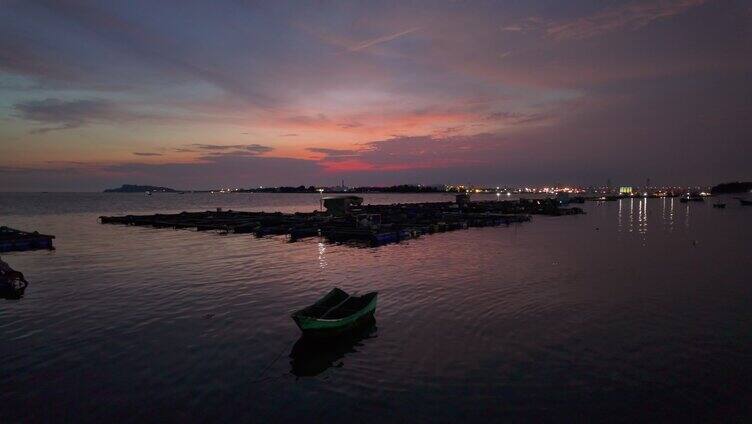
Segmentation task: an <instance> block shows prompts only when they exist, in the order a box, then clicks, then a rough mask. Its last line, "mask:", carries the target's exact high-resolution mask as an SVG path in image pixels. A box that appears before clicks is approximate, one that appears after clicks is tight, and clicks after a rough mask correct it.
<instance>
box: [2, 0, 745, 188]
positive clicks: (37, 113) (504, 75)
mask: <svg viewBox="0 0 752 424" xmlns="http://www.w3.org/2000/svg"><path fill="white" fill-rule="evenodd" d="M0 10H2V13H0V123H1V124H0V190H2V191H27V190H50V191H52V190H65V191H87V190H101V189H103V188H107V187H113V186H119V185H120V184H124V183H137V184H153V185H164V186H170V187H175V188H181V189H205V188H215V187H250V186H258V185H299V184H314V185H336V184H339V182H340V180H342V179H344V180H345V182H346V184H348V185H387V184H395V183H424V184H435V183H473V184H488V185H500V184H510V185H517V184H531V185H532V184H542V183H551V184H553V183H567V184H583V185H589V184H605V181H606V179H608V178H610V179H611V180H612V181H613V182H614V183H615V184H620V183H622V184H641V183H642V182H644V181H645V179H646V178H651V180H652V181H653V182H654V183H655V184H713V183H718V182H721V181H725V180H739V179H751V178H752V2H749V1H748V0H747V1H744V0H739V1H723V0H663V1H639V0H638V1H632V2H616V1H579V0H578V1H569V0H568V1H537V2H536V1H508V2H487V1H477V2H473V1H448V2H410V1H399V2H389V3H382V2H376V1H373V2H371V1H368V2H366V1H363V2H359V1H347V2H345V1H343V2H318V1H315V2H314V1H312V2H302V1H299V2H290V3H285V2H277V1H273V2H272V1H270V2H250V1H239V0H238V1H227V2H220V1H212V2H191V1H184V0H181V1H175V2H168V1H144V2H134V1H122V2H109V1H96V2H95V1H92V2H83V1H80V2H79V1H61V0H54V1H31V0H20V1H13V0H11V1H8V0H0Z"/></svg>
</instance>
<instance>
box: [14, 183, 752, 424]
mask: <svg viewBox="0 0 752 424" xmlns="http://www.w3.org/2000/svg"><path fill="white" fill-rule="evenodd" d="M449 198H450V197H448V196H444V195H367V196H366V202H371V203H376V202H379V203H392V202H411V201H431V200H446V199H449ZM728 202H729V206H728V207H727V209H725V210H719V209H713V208H712V207H711V204H710V203H712V202H706V203H704V204H696V203H693V204H682V203H679V202H678V200H671V199H650V200H641V199H635V200H622V201H620V202H607V203H601V204H599V203H587V204H585V205H584V208H585V209H586V211H587V215H582V216H569V217H558V218H549V217H538V216H536V217H534V218H533V220H532V221H531V222H529V223H525V224H521V225H513V226H510V227H498V228H483V229H471V230H468V231H457V232H451V233H443V234H437V235H431V236H424V237H421V238H419V239H416V240H411V241H409V242H404V243H400V244H395V245H388V246H383V247H379V248H353V247H347V246H341V245H332V244H326V243H322V242H321V241H320V240H318V239H308V240H304V241H301V242H297V243H288V242H286V240H285V239H284V238H281V237H275V238H264V239H255V238H253V237H251V236H248V235H237V236H236V235H229V236H224V237H223V236H219V235H217V234H213V233H199V232H194V231H185V230H180V231H173V230H164V229H162V230H157V229H150V228H136V227H124V226H112V225H101V224H98V223H97V217H98V216H99V215H102V214H120V213H135V212H151V211H165V212H166V211H175V212H179V211H182V210H207V209H213V208H215V207H223V208H231V209H236V210H267V211H272V210H283V211H295V210H300V211H310V210H313V209H316V208H317V207H318V196H316V195H299V194H295V195H266V194H265V195H258V194H253V195H250V194H233V195H209V194H186V195H159V194H157V195H154V196H151V197H148V196H143V195H130V194H53V193H49V194H7V193H6V194H0V221H1V222H0V224H2V225H9V226H12V227H17V228H20V229H26V230H39V231H40V232H44V233H51V234H55V235H56V236H57V239H56V240H55V244H56V246H57V250H55V251H51V252H46V251H37V252H22V253H10V254H5V255H3V259H4V260H6V261H7V262H9V263H10V264H11V265H12V266H13V267H14V268H16V269H18V270H20V271H22V272H24V273H25V274H26V277H27V279H28V280H29V281H30V283H31V284H30V286H29V288H28V289H27V291H26V295H25V297H24V298H23V299H20V300H15V301H12V300H0V357H1V358H2V360H1V361H0V382H1V383H0V421H2V422H29V421H45V420H54V421H60V420H69V421H73V422H80V421H99V422H101V421H103V420H108V419H117V420H118V421H132V422H143V421H159V420H168V421H230V420H233V421H242V422H279V421H291V420H302V421H303V422H344V421H356V422H377V421H378V422H383V421H405V422H416V421H418V422H419V421H436V422H457V421H458V420H472V421H475V420H492V421H497V420H529V419H547V420H554V421H561V420H565V421H569V420H578V419H583V418H586V417H587V418H593V419H596V420H614V421H634V420H636V419H638V418H649V419H654V420H677V419H691V420H693V421H696V420H706V421H707V420H710V421H720V420H723V419H727V418H736V419H739V420H744V419H746V420H748V419H749V418H750V416H752V411H751V409H750V404H751V403H752V278H750V276H752V272H751V271H752V267H750V265H752V225H750V224H751V223H752V208H749V207H747V208H743V207H741V206H739V205H738V204H737V202H735V201H733V200H731V199H728ZM332 286H339V287H341V288H343V289H345V290H348V291H353V292H360V293H363V292H366V291H370V290H378V291H379V305H378V309H377V313H376V325H375V328H372V329H370V330H369V331H366V332H364V334H362V335H361V337H360V338H359V339H356V340H353V341H346V342H344V343H339V344H335V345H333V346H331V347H330V348H327V349H308V348H307V347H306V346H305V345H301V344H300V343H298V338H299V332H298V330H297V328H296V327H295V325H294V323H293V321H292V320H291V319H290V318H289V313H290V312H291V311H293V310H295V309H298V308H300V307H303V306H305V305H307V304H309V303H311V302H312V301H314V300H316V299H317V298H318V297H319V296H321V295H322V294H323V293H325V292H326V291H328V290H329V289H330V288H331V287H332Z"/></svg>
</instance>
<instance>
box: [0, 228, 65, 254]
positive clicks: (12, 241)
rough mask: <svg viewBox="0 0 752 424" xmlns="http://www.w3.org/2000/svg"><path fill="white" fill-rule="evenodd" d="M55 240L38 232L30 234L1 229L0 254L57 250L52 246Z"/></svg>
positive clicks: (11, 229)
mask: <svg viewBox="0 0 752 424" xmlns="http://www.w3.org/2000/svg"><path fill="white" fill-rule="evenodd" d="M54 238H55V236H49V235H46V234H39V233H38V232H36V231H34V232H33V233H28V232H26V231H20V230H15V229H13V228H8V227H0V252H13V251H22V250H38V249H47V250H52V249H54V248H55V247H53V246H52V239H54Z"/></svg>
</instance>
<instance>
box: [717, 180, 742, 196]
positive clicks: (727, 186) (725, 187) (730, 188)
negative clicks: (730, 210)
mask: <svg viewBox="0 0 752 424" xmlns="http://www.w3.org/2000/svg"><path fill="white" fill-rule="evenodd" d="M710 191H711V193H713V194H725V193H747V192H749V191H752V182H750V181H746V182H739V181H735V182H731V183H722V184H718V185H717V186H713V188H712V189H711V190H710Z"/></svg>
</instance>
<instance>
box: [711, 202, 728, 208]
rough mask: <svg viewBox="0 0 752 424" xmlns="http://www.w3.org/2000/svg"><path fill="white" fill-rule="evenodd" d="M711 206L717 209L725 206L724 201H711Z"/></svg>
mask: <svg viewBox="0 0 752 424" xmlns="http://www.w3.org/2000/svg"><path fill="white" fill-rule="evenodd" d="M713 207H714V208H718V209H724V208H725V207H726V204H725V203H713Z"/></svg>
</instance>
